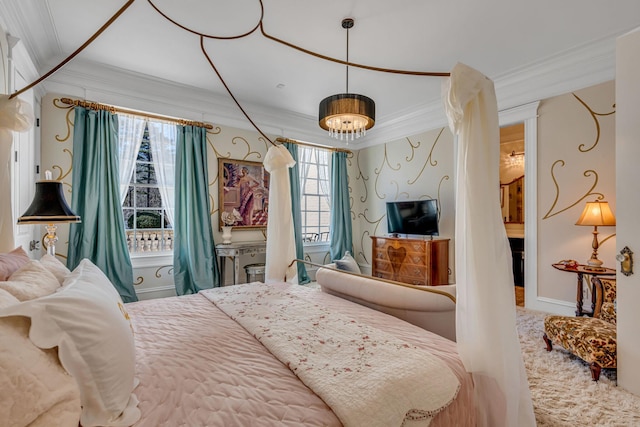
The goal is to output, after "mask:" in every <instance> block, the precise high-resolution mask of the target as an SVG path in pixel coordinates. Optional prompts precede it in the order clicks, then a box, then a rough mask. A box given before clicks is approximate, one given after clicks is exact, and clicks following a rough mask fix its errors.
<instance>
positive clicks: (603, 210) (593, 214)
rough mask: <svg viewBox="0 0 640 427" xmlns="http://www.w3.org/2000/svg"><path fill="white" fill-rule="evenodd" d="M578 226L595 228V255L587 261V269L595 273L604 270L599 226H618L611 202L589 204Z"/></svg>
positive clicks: (593, 243)
mask: <svg viewBox="0 0 640 427" xmlns="http://www.w3.org/2000/svg"><path fill="white" fill-rule="evenodd" d="M576 225H587V226H593V242H592V244H591V247H592V248H593V253H592V254H591V258H590V259H589V261H587V267H586V268H587V269H591V270H594V271H598V270H602V261H600V260H599V259H598V226H613V225H616V217H615V216H614V215H613V212H611V208H610V207H609V202H605V201H601V202H600V201H595V202H587V204H586V206H585V207H584V210H583V211H582V215H580V218H578V221H577V222H576Z"/></svg>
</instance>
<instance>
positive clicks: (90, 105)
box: [60, 98, 213, 129]
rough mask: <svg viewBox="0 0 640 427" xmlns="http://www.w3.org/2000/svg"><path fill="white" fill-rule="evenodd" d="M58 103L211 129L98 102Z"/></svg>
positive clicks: (200, 123) (203, 125) (63, 101)
mask: <svg viewBox="0 0 640 427" xmlns="http://www.w3.org/2000/svg"><path fill="white" fill-rule="evenodd" d="M60 101H62V103H64V104H67V105H74V106H76V107H77V106H80V107H84V108H90V109H92V110H107V111H110V112H111V113H124V114H131V115H134V116H141V117H147V118H150V119H159V120H165V121H167V122H173V123H178V124H179V125H182V126H196V127H201V128H205V129H213V125H210V124H209V123H203V122H197V121H194V120H186V119H179V118H176V117H169V116H162V115H160V114H150V113H143V112H141V111H135V110H128V109H126V108H120V107H114V106H113V105H107V104H100V103H98V102H92V101H83V100H80V99H71V98H62V99H61V100H60Z"/></svg>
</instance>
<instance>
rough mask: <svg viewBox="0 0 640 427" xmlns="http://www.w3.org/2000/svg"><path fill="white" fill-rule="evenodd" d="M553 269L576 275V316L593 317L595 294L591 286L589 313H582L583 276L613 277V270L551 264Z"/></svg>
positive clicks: (580, 265)
mask: <svg viewBox="0 0 640 427" xmlns="http://www.w3.org/2000/svg"><path fill="white" fill-rule="evenodd" d="M551 266H552V267H553V268H555V269H556V270H560V271H566V272H567V273H575V274H577V275H578V287H577V292H576V316H583V315H587V316H593V311H594V310H595V307H596V293H595V290H594V289H593V285H592V287H591V312H588V311H584V310H583V309H582V286H583V285H582V283H583V279H584V276H585V275H587V276H615V275H616V270H615V269H613V268H606V267H602V268H598V269H592V268H590V267H589V266H587V265H582V264H578V265H577V266H575V267H570V266H567V265H565V264H551Z"/></svg>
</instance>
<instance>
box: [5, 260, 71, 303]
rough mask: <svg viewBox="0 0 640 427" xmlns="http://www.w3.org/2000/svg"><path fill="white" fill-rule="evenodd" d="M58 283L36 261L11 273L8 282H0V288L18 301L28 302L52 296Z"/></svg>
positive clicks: (58, 285)
mask: <svg viewBox="0 0 640 427" xmlns="http://www.w3.org/2000/svg"><path fill="white" fill-rule="evenodd" d="M59 287H60V282H58V279H56V276H54V275H53V274H52V273H50V272H49V271H48V270H47V269H46V268H45V267H44V266H43V265H42V264H40V262H39V261H37V260H31V261H29V262H28V263H26V264H25V265H23V266H22V267H20V268H19V269H18V270H16V272H15V273H13V274H12V275H11V276H10V277H9V280H7V281H5V282H0V288H1V289H4V290H6V291H8V292H9V293H10V294H11V295H13V296H14V297H16V298H18V299H19V300H20V301H28V300H31V299H35V298H40V297H43V296H45V295H49V294H52V293H54V292H55V291H56V289H58V288H59Z"/></svg>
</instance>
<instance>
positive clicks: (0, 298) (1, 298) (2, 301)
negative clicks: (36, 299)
mask: <svg viewBox="0 0 640 427" xmlns="http://www.w3.org/2000/svg"><path fill="white" fill-rule="evenodd" d="M19 303H20V300H19V299H18V298H16V297H14V296H13V295H11V293H10V292H9V291H6V290H4V289H1V288H0V308H4V307H9V306H10V305H14V304H19Z"/></svg>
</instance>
